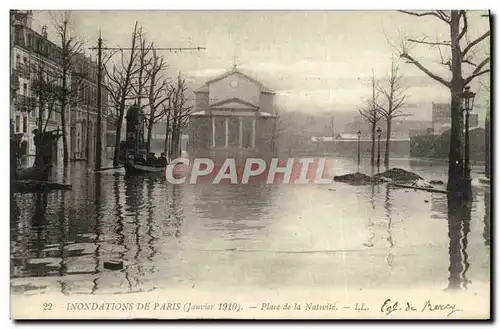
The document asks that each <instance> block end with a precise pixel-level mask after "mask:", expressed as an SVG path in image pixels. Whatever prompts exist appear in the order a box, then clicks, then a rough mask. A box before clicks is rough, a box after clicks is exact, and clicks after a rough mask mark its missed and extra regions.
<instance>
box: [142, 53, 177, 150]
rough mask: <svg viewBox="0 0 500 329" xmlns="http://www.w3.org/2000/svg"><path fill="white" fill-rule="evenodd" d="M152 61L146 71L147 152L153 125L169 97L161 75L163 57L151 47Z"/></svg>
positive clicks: (166, 84)
mask: <svg viewBox="0 0 500 329" xmlns="http://www.w3.org/2000/svg"><path fill="white" fill-rule="evenodd" d="M152 53H153V55H152V63H151V66H150V67H149V68H147V70H146V73H147V76H148V80H149V86H148V101H149V102H148V108H149V111H148V114H147V115H146V118H147V119H146V129H147V140H146V148H147V151H148V154H149V151H150V149H151V139H152V136H153V127H154V125H155V124H156V123H158V122H160V121H161V120H162V119H163V118H164V117H165V114H166V110H165V107H164V106H163V105H164V104H165V102H166V101H167V100H168V99H169V98H170V97H171V94H172V93H171V92H169V88H168V83H167V80H166V79H165V77H164V75H163V71H164V69H165V68H166V67H167V65H166V63H165V62H164V61H163V57H160V56H158V55H157V54H156V50H155V49H154V48H153V49H152Z"/></svg>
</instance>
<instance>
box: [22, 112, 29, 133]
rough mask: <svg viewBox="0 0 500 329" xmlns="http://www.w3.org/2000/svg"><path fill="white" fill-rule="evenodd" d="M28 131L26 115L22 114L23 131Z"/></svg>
mask: <svg viewBox="0 0 500 329" xmlns="http://www.w3.org/2000/svg"><path fill="white" fill-rule="evenodd" d="M27 131H28V117H26V116H23V132H27Z"/></svg>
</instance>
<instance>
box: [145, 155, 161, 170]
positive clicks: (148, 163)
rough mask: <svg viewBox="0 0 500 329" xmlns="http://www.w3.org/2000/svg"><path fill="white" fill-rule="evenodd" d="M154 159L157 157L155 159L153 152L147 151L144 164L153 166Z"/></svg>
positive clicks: (154, 163)
mask: <svg viewBox="0 0 500 329" xmlns="http://www.w3.org/2000/svg"><path fill="white" fill-rule="evenodd" d="M156 161H158V159H156V156H155V154H154V152H151V153H149V155H148V159H147V160H146V164H147V165H148V166H152V167H153V166H155V165H156Z"/></svg>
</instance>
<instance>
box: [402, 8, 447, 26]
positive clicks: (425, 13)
mask: <svg viewBox="0 0 500 329" xmlns="http://www.w3.org/2000/svg"><path fill="white" fill-rule="evenodd" d="M398 11H399V12H401V13H403V14H407V15H411V16H418V17H422V16H434V17H437V18H439V19H440V20H442V21H443V22H446V23H447V24H450V21H449V19H447V18H446V17H445V16H444V15H442V14H440V13H438V12H433V11H428V12H423V13H415V12H412V11H407V10H398Z"/></svg>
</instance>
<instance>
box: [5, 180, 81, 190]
mask: <svg viewBox="0 0 500 329" xmlns="http://www.w3.org/2000/svg"><path fill="white" fill-rule="evenodd" d="M12 188H13V191H14V192H27V193H29V192H37V191H51V190H71V189H72V186H71V185H69V184H60V183H54V182H46V181H35V180H17V181H14V182H13V185H12Z"/></svg>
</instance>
